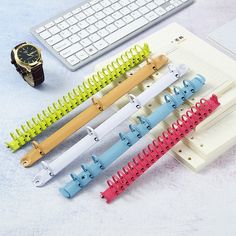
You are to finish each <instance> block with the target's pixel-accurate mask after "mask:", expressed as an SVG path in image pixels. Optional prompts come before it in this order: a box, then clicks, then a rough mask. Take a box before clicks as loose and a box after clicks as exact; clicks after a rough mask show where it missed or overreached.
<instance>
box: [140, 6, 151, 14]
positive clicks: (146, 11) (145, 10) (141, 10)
mask: <svg viewBox="0 0 236 236" xmlns="http://www.w3.org/2000/svg"><path fill="white" fill-rule="evenodd" d="M138 11H139V12H140V13H141V14H143V15H145V14H146V13H148V12H150V9H148V8H147V7H146V6H143V7H141V8H139V9H138Z"/></svg>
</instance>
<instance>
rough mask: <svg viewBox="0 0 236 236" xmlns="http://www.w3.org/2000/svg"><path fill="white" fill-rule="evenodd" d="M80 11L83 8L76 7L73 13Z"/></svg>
mask: <svg viewBox="0 0 236 236" xmlns="http://www.w3.org/2000/svg"><path fill="white" fill-rule="evenodd" d="M79 12H81V8H80V7H78V8H76V9H75V10H73V11H72V13H73V14H74V15H75V14H77V13H79Z"/></svg>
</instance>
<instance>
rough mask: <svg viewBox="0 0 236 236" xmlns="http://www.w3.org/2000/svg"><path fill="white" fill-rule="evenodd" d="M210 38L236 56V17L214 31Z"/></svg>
mask: <svg viewBox="0 0 236 236" xmlns="http://www.w3.org/2000/svg"><path fill="white" fill-rule="evenodd" d="M209 39H211V40H213V41H214V42H215V43H216V44H218V45H219V46H220V47H222V48H224V49H225V50H227V51H228V52H229V53H231V54H233V56H234V57H235V58H236V18H235V19H234V20H232V21H230V22H228V23H227V24H225V25H223V26H221V27H220V28H218V29H216V30H215V31H214V32H212V33H211V34H210V35H209Z"/></svg>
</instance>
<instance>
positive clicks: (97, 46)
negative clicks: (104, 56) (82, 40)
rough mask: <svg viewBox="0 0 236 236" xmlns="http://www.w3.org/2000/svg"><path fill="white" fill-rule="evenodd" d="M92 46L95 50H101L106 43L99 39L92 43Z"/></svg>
mask: <svg viewBox="0 0 236 236" xmlns="http://www.w3.org/2000/svg"><path fill="white" fill-rule="evenodd" d="M94 46H95V47H96V48H97V50H102V49H104V48H106V47H107V46H108V43H107V42H105V41H104V40H103V39H101V40H99V41H97V42H96V43H94Z"/></svg>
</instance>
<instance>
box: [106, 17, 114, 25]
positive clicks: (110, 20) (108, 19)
mask: <svg viewBox="0 0 236 236" xmlns="http://www.w3.org/2000/svg"><path fill="white" fill-rule="evenodd" d="M104 21H105V22H106V24H107V25H109V24H111V23H113V22H114V21H115V19H114V18H112V17H111V16H107V17H106V18H104Z"/></svg>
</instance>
